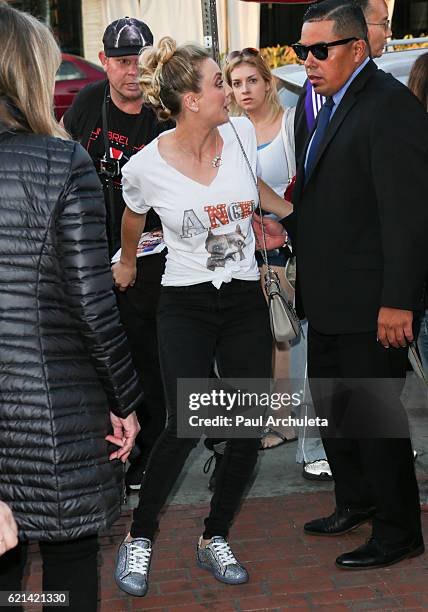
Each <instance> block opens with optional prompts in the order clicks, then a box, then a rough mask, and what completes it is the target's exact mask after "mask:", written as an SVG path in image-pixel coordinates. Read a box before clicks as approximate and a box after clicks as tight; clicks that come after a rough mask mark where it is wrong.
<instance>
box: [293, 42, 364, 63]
mask: <svg viewBox="0 0 428 612" xmlns="http://www.w3.org/2000/svg"><path fill="white" fill-rule="evenodd" d="M352 40H359V39H358V38H356V37H355V36H352V38H342V40H334V41H333V42H329V43H325V42H320V43H316V44H315V45H308V46H306V45H302V44H301V43H294V45H291V46H292V48H293V50H294V53H295V54H296V55H297V57H298V58H299V59H300V60H303V61H305V60H306V58H307V57H308V53H309V51H310V52H311V53H312V55H313V56H314V57H315V58H316V59H317V60H326V59H327V57H328V49H329V47H338V46H339V45H347V44H348V43H350V42H351V41H352Z"/></svg>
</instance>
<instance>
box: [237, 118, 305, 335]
mask: <svg viewBox="0 0 428 612" xmlns="http://www.w3.org/2000/svg"><path fill="white" fill-rule="evenodd" d="M229 124H230V125H231V126H232V129H233V131H234V132H235V136H236V138H237V140H238V143H239V146H240V148H241V151H242V154H243V156H244V158H245V161H246V163H247V166H248V169H249V171H250V174H251V177H252V179H253V181H254V184H255V186H256V188H257V193H258V195H259V204H260V191H259V186H258V184H257V179H256V177H255V176H254V172H253V169H252V167H251V164H250V162H249V159H248V157H247V154H246V152H245V149H244V147H243V145H242V142H241V139H240V138H239V136H238V133H237V131H236V129H235V126H234V125H233V123H232V122H231V121H229ZM260 212H262V211H261V210H260ZM260 219H261V227H262V237H263V250H262V251H261V253H262V257H263V261H264V263H265V265H266V269H267V272H266V274H265V278H264V281H265V290H266V295H267V296H268V306H269V315H270V327H271V330H272V335H273V337H274V339H275V341H276V342H291V341H292V340H294V339H295V338H296V337H297V336H298V335H299V333H300V331H301V325H300V320H299V317H298V316H297V314H296V311H295V310H294V308H293V305H292V304H291V302H290V301H289V300H288V297H287V294H286V293H285V291H284V290H283V289H282V287H281V283H280V281H279V278H278V275H277V273H276V272H274V270H272V268H271V266H270V265H269V263H268V256H267V248H266V233H265V227H264V222H263V214H261V215H260Z"/></svg>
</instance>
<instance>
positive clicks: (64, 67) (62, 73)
mask: <svg viewBox="0 0 428 612" xmlns="http://www.w3.org/2000/svg"><path fill="white" fill-rule="evenodd" d="M84 78H86V75H85V74H84V73H83V72H82V71H81V70H79V68H78V67H77V66H76V64H73V62H68V61H66V60H65V61H63V62H62V64H61V66H60V67H59V68H58V72H57V73H56V76H55V81H72V80H74V79H84Z"/></svg>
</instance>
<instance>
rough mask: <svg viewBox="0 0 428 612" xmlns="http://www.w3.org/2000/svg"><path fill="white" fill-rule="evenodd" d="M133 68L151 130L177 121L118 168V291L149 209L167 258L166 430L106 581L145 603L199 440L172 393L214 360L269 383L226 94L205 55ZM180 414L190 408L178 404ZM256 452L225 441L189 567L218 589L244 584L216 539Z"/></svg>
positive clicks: (242, 176) (268, 198) (169, 44)
mask: <svg viewBox="0 0 428 612" xmlns="http://www.w3.org/2000/svg"><path fill="white" fill-rule="evenodd" d="M140 69H141V75H140V85H141V89H142V91H143V93H144V96H145V98H146V100H147V101H148V102H149V103H150V104H151V105H152V106H153V107H154V108H155V109H156V110H157V112H158V115H159V117H160V118H161V119H168V118H170V117H173V118H174V119H175V120H176V128H175V129H174V130H170V131H168V132H164V133H163V134H162V135H161V136H160V137H159V138H157V139H156V140H154V141H153V142H151V143H150V144H149V145H147V146H146V147H145V148H144V149H143V150H142V151H140V152H139V153H137V154H136V155H134V156H133V157H132V159H131V160H130V161H129V162H128V163H127V164H126V165H125V166H124V168H123V171H122V175H123V197H124V200H125V202H126V205H127V208H126V209H125V213H124V216H123V221H122V255H121V261H120V262H119V263H117V264H116V265H115V266H114V268H113V273H114V277H115V282H116V286H117V287H118V288H119V289H120V290H126V288H127V287H128V286H130V285H132V284H133V282H134V280H135V254H136V248H137V243H138V238H139V236H140V235H141V232H142V231H143V229H144V221H145V214H146V213H147V211H148V210H149V209H150V208H153V209H154V210H155V211H156V212H157V213H158V214H159V216H160V219H161V221H162V226H163V232H164V240H165V243H166V245H167V247H168V255H167V261H166V269H165V274H164V276H163V278H162V293H161V299H160V305H159V311H158V335H159V350H160V362H161V370H162V375H163V380H164V387H165V394H166V399H167V407H168V425H167V428H166V429H165V431H164V432H163V434H161V436H160V438H159V439H158V441H157V443H156V444H155V447H154V449H153V451H152V454H151V456H150V459H149V463H148V466H147V470H146V474H145V477H144V480H143V483H142V488H141V492H140V503H139V506H138V508H136V510H135V511H134V516H133V523H132V525H131V530H130V533H129V534H128V536H127V537H126V538H125V540H124V541H123V543H122V544H121V546H120V548H119V553H118V559H117V566H116V571H115V578H116V582H117V584H118V585H119V587H120V588H121V589H123V590H124V591H126V592H128V593H130V594H132V595H139V596H142V595H144V594H145V593H146V592H147V586H148V582H147V581H148V571H149V565H150V557H151V543H152V540H153V537H154V534H155V532H156V530H157V528H158V516H159V512H160V510H161V509H162V507H163V505H164V503H165V501H166V499H167V497H168V495H169V493H170V491H171V489H172V487H173V486H174V484H175V482H176V480H177V478H178V476H179V474H180V472H181V469H182V467H183V465H184V463H185V461H186V458H187V456H188V454H189V453H190V451H191V449H192V448H193V447H194V446H196V444H197V442H198V437H197V434H193V437H187V438H186V437H183V435H182V434H180V437H179V436H178V434H177V431H178V429H179V428H180V426H181V425H182V424H183V421H184V420H186V419H187V423H189V413H188V412H186V411H185V409H184V407H183V405H181V406H180V412H179V413H178V407H177V404H178V397H177V395H178V392H177V382H179V381H180V380H181V379H189V378H190V379H204V380H206V379H208V377H209V375H210V371H211V367H212V363H213V360H214V358H215V359H216V362H217V366H218V370H219V373H220V375H221V376H222V377H224V378H241V379H242V378H244V379H245V378H247V379H248V378H265V379H268V378H269V377H270V361H271V344H272V338H271V334H270V330H269V320H268V310H267V308H266V303H265V301H264V298H263V294H262V291H261V288H260V283H259V271H258V267H257V263H256V261H255V256H254V251H255V241H254V234H253V230H252V227H251V218H252V214H253V211H254V209H255V207H256V206H257V203H258V194H257V189H256V186H255V182H254V180H253V178H252V176H251V174H250V171H249V167H248V166H247V162H246V160H245V158H244V155H243V153H242V150H241V148H240V145H239V143H238V139H237V136H236V134H235V131H234V129H233V127H232V126H231V124H229V123H228V109H227V104H228V93H227V92H226V91H225V89H228V88H227V86H224V85H223V80H222V74H221V71H220V69H219V67H218V66H217V64H216V63H215V62H214V61H213V60H212V59H211V58H210V57H209V55H208V53H207V51H206V50H205V49H203V48H201V47H198V46H196V45H184V46H181V47H178V48H177V47H176V45H175V43H174V41H173V40H172V39H171V38H168V37H166V38H163V39H162V40H161V41H160V43H159V46H158V48H153V49H147V50H146V51H145V52H144V53H143V54H142V56H141V59H140ZM233 125H234V127H235V130H236V132H237V133H238V135H239V138H240V140H241V142H242V145H243V148H244V149H245V151H246V154H247V157H248V163H249V164H250V165H251V169H252V172H253V173H256V165H257V145H256V137H255V133H254V129H253V126H252V124H251V122H250V121H248V119H246V118H239V119H237V120H234V122H233ZM260 192H261V197H262V203H263V208H264V209H266V210H268V211H269V212H274V213H277V214H278V215H280V216H286V215H287V214H289V213H290V212H291V210H292V207H291V205H290V204H289V203H286V202H285V201H284V200H283V199H281V198H279V197H278V196H277V195H276V194H275V193H274V192H272V191H271V190H269V189H268V188H267V187H266V186H265V185H264V184H263V183H261V184H260ZM142 350H144V347H142ZM195 385H196V383H195ZM195 385H194V386H193V387H192V389H193V390H195V391H196V390H197V388H196V387H195ZM194 395H195V394H193V399H194ZM188 399H189V396H187V400H188ZM185 407H187V410H188V409H189V403H188V402H187V406H185ZM177 413H178V414H177ZM191 414H195V415H198V413H197V412H195V413H191ZM211 416H212V415H211ZM180 419H181V421H180ZM189 436H192V431H190V434H189ZM258 444H259V441H258V439H257V438H256V437H253V438H232V439H230V440H229V441H228V443H227V448H226V451H225V456H224V459H223V462H222V467H221V470H220V472H219V474H218V476H217V486H216V492H215V494H214V495H213V498H212V501H211V509H210V513H209V516H208V517H207V518H206V519H205V531H204V533H203V535H202V536H201V538H200V540H199V544H198V548H197V563H198V565H199V566H200V567H202V568H205V569H207V570H208V571H210V572H211V573H212V574H213V575H214V576H215V578H217V579H218V580H220V581H222V582H225V583H228V584H241V583H243V582H246V581H247V580H248V574H247V571H246V570H245V568H243V567H242V566H241V565H240V564H239V562H238V561H237V560H236V558H235V556H234V555H233V553H232V551H231V549H230V547H229V544H228V543H227V539H226V538H227V535H228V529H229V526H230V524H231V522H232V520H233V517H234V515H235V512H236V510H237V508H238V507H239V504H240V502H241V498H242V494H243V491H244V490H245V487H246V486H247V484H248V481H249V479H250V477H251V475H252V472H253V468H254V466H255V463H256V460H257V447H258Z"/></svg>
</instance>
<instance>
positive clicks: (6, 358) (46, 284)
mask: <svg viewBox="0 0 428 612" xmlns="http://www.w3.org/2000/svg"><path fill="white" fill-rule="evenodd" d="M3 130H4V128H3ZM0 131H1V130H0ZM112 285H113V281H112V276H111V271H110V267H109V261H108V254H107V243H106V233H105V207H104V202H103V197H102V193H101V188H100V183H99V180H98V177H97V175H96V173H95V170H94V169H93V165H92V162H91V160H90V158H89V156H88V154H87V153H86V151H84V149H83V148H82V147H81V146H80V145H78V144H76V143H74V142H70V141H63V140H59V139H55V138H49V137H42V136H36V135H30V134H16V133H15V134H13V133H10V132H5V131H3V132H2V133H0V499H2V500H3V501H5V502H6V503H8V504H9V505H10V506H11V507H12V509H13V512H14V514H15V517H16V519H17V522H18V525H19V528H20V536H21V538H31V539H40V540H51V539H54V540H62V539H68V538H75V537H80V536H84V535H89V534H94V533H95V532H97V531H98V530H99V529H100V528H105V527H107V526H109V525H110V524H111V523H112V522H113V520H115V519H116V518H117V516H118V514H119V504H120V487H119V486H118V479H117V475H118V471H119V470H120V469H121V465H122V464H119V462H118V461H115V462H109V460H108V452H107V443H106V441H105V440H104V437H105V435H106V434H107V433H108V429H109V409H111V410H112V411H113V412H114V413H115V414H116V415H117V416H120V417H125V416H127V415H128V414H129V413H130V412H132V411H133V409H134V406H136V405H138V403H139V402H141V392H140V389H139V387H138V382H137V376H136V374H135V372H134V369H133V367H132V363H131V358H130V355H129V350H128V344H127V341H126V338H125V335H124V333H123V331H122V328H121V326H120V323H119V314H118V311H117V308H116V301H115V297H114V293H113V290H112ZM114 464H116V465H114Z"/></svg>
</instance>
